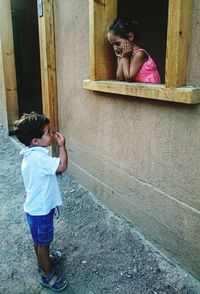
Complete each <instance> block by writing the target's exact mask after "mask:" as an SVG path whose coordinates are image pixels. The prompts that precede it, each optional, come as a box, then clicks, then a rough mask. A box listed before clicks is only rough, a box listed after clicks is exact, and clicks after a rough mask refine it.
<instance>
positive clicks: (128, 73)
mask: <svg viewBox="0 0 200 294" xmlns="http://www.w3.org/2000/svg"><path fill="white" fill-rule="evenodd" d="M107 33H108V40H109V42H110V44H111V45H112V46H113V49H114V51H115V55H116V56H117V60H118V67H117V73H116V79H117V80H119V81H127V82H140V83H151V84H159V83H160V75H159V72H158V70H157V68H156V64H155V62H154V61H153V59H152V58H151V57H150V55H149V54H148V53H147V52H146V51H145V50H144V49H142V48H140V47H139V46H138V45H137V44H136V41H137V40H138V37H139V33H138V28H137V23H136V22H135V21H134V20H129V19H119V18H116V19H115V20H114V21H113V22H112V23H111V24H110V26H109V27H108V30H107Z"/></svg>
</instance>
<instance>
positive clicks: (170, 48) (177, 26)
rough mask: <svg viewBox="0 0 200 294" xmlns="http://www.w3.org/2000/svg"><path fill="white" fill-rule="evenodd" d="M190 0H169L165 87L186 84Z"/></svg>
mask: <svg viewBox="0 0 200 294" xmlns="http://www.w3.org/2000/svg"><path fill="white" fill-rule="evenodd" d="M191 4H192V0H170V1H169V12H168V32H167V54H166V55H167V56H166V73H165V85H166V87H179V86H184V85H185V83H186V71H187V57H188V48H189V33H190V16H191Z"/></svg>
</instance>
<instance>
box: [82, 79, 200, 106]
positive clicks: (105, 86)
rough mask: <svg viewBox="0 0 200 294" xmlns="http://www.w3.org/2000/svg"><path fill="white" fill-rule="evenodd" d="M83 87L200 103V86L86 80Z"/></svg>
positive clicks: (157, 98)
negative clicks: (168, 86) (172, 86)
mask: <svg viewBox="0 0 200 294" xmlns="http://www.w3.org/2000/svg"><path fill="white" fill-rule="evenodd" d="M83 88H84V89H88V90H93V91H100V92H106V93H113V94H120V95H127V96H135V97H143V98H148V99H155V100H164V101H171V102H179V103H186V104H197V103H200V88H196V87H179V88H166V87H165V85H152V84H143V83H127V82H119V81H108V80H107V81H103V80H102V81H92V80H84V81H83Z"/></svg>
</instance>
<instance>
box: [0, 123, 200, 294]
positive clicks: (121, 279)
mask: <svg viewBox="0 0 200 294" xmlns="http://www.w3.org/2000/svg"><path fill="white" fill-rule="evenodd" d="M0 136H1V140H0V191H1V192H0V201H1V206H0V246H1V259H0V272H1V274H0V294H3V293H6V294H15V293H16V294H21V293H23V294H32V293H33V294H37V293H43V294H44V293H52V291H51V290H49V289H47V288H44V287H42V286H41V285H40V284H39V282H38V273H37V272H36V268H35V265H36V259H35V255H34V252H33V248H32V242H31V237H30V234H29V231H28V227H27V224H26V220H25V217H24V212H23V202H24V198H25V192H24V188H23V183H22V177H21V172H20V164H21V157H20V155H19V151H20V148H19V146H17V145H16V144H14V143H13V141H12V140H10V138H8V137H7V136H6V135H5V132H4V129H3V127H2V125H0ZM58 181H59V185H60V188H61V191H62V195H63V199H64V205H63V207H62V209H61V217H60V219H59V220H55V240H54V243H53V248H54V249H59V250H61V251H62V254H63V256H62V260H61V263H60V265H59V266H57V272H58V273H62V274H63V275H64V276H65V277H66V278H67V280H68V283H69V286H68V288H67V289H66V290H64V291H63V292H62V293H68V294H115V293H119V294H162V293H165V294H177V293H179V294H180V293H181V294H186V293H187V294H199V293H200V282H198V281H197V280H195V279H194V278H193V277H192V276H191V275H190V274H189V273H187V272H185V271H184V270H183V269H182V268H180V267H179V266H178V265H176V264H175V263H174V262H173V261H172V260H170V259H168V258H167V257H165V256H164V255H163V254H161V253H160V252H159V251H158V250H157V249H156V248H155V247H153V246H152V245H151V244H150V243H149V242H147V241H146V240H145V239H144V238H143V237H142V235H141V234H140V233H139V232H137V231H135V230H134V228H133V227H132V226H131V224H130V223H128V222H127V221H126V220H124V219H120V218H119V217H118V216H116V215H114V214H113V213H112V212H111V211H109V210H107V209H106V208H104V207H103V206H102V205H101V204H100V203H98V202H97V201H96V200H95V198H94V196H93V195H91V194H90V193H89V192H88V191H87V190H85V189H84V188H83V187H81V186H80V185H79V184H78V183H77V182H76V181H75V180H74V179H73V178H72V177H71V176H70V175H69V174H66V175H60V176H58Z"/></svg>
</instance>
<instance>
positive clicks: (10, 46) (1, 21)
mask: <svg viewBox="0 0 200 294" xmlns="http://www.w3.org/2000/svg"><path fill="white" fill-rule="evenodd" d="M0 42H1V46H0V47H1V50H0V54H1V64H2V69H1V70H2V73H3V79H4V90H5V97H6V108H7V109H6V110H7V118H8V128H9V131H10V132H12V131H13V123H14V121H15V120H16V119H18V115H19V113H18V98H17V82H16V70H15V56H14V43H13V30H12V18H11V6H10V1H8V0H1V1H0Z"/></svg>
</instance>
